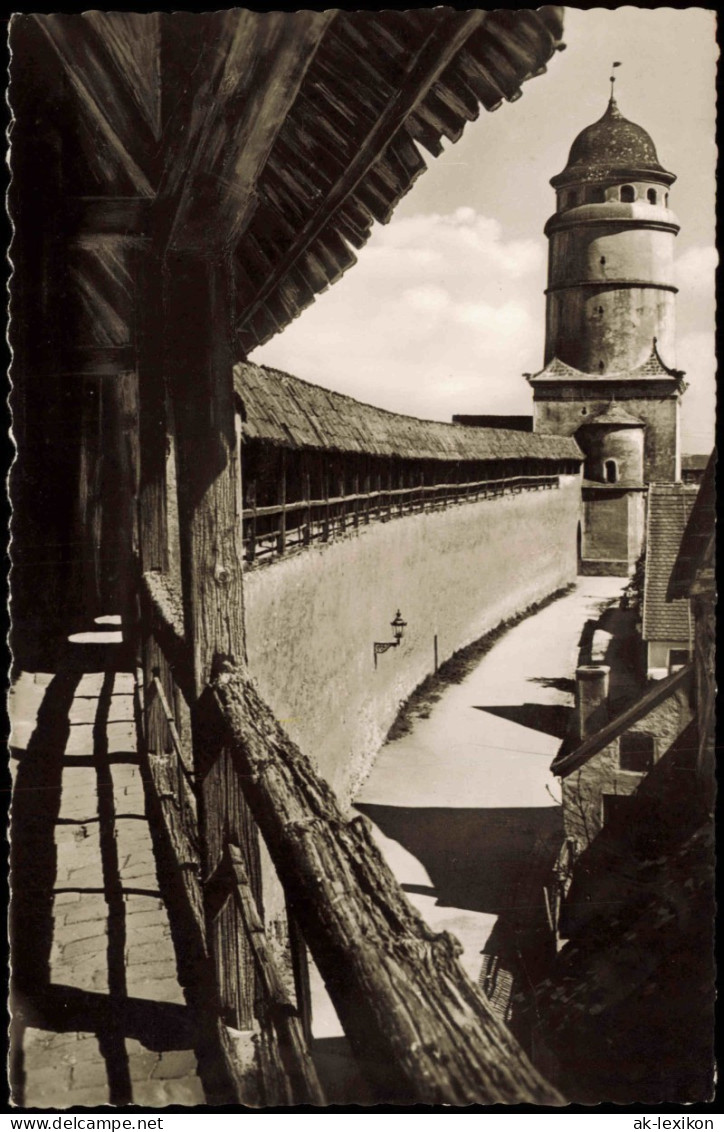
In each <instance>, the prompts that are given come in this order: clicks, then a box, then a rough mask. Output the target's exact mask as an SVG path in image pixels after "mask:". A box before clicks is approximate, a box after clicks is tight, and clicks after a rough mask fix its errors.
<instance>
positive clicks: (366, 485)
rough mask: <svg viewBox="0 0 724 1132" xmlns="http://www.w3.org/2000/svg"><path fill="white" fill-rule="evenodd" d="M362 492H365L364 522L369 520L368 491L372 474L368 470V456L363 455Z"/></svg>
mask: <svg viewBox="0 0 724 1132" xmlns="http://www.w3.org/2000/svg"><path fill="white" fill-rule="evenodd" d="M363 482H364V494H365V509H364V518H365V524H369V521H370V493H371V491H372V474H371V472H370V457H369V456H365V478H364V481H363Z"/></svg>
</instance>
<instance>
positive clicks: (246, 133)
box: [159, 9, 336, 256]
mask: <svg viewBox="0 0 724 1132" xmlns="http://www.w3.org/2000/svg"><path fill="white" fill-rule="evenodd" d="M335 15H336V13H335V12H309V11H306V12H296V13H294V14H293V15H289V14H288V13H284V12H270V13H262V14H259V13H254V12H249V11H239V10H238V9H237V10H233V11H226V12H216V13H213V14H212V15H210V16H209V17H208V19H209V20H210V21H212V22H211V23H210V24H209V30H208V33H207V39H206V44H205V48H204V52H203V59H205V60H206V66H207V71H206V74H205V75H202V76H201V81H198V83H197V87H196V93H195V95H194V98H193V102H192V105H191V108H190V112H189V111H188V110H185V112H182V113H179V114H178V115H176V116H174V117H173V119H172V120H171V121H170V122H169V126H168V131H167V136H166V137H165V138H164V143H165V151H166V155H167V166H166V169H165V171H164V174H163V177H162V183H161V187H160V191H159V197H160V198H161V200H162V201H163V202H164V205H163V207H164V208H165V209H168V208H169V205H170V215H169V219H168V221H167V223H168V232H167V243H168V246H169V247H170V248H172V249H174V250H175V251H180V250H187V251H188V250H194V251H197V252H199V253H200V254H203V255H205V256H216V255H218V254H219V253H220V252H222V251H224V250H226V249H228V248H229V247H230V246H232V245H233V244H234V243H235V241H236V240H237V239H238V238H239V236H240V234H241V232H242V231H243V230H244V227H245V226H246V224H247V222H248V220H249V217H250V216H251V214H252V212H253V209H254V206H255V193H256V185H257V180H258V177H259V174H260V172H261V170H262V169H263V168H264V165H265V163H266V160H267V158H268V156H269V152H270V150H271V148H272V146H273V144H274V142H275V140H276V137H277V135H278V133H279V130H280V128H281V126H282V124H283V123H284V120H285V118H286V116H287V114H288V112H289V109H290V107H291V106H292V104H293V102H294V100H295V98H296V96H297V93H298V91H299V88H300V86H301V83H302V80H303V78H304V75H305V73H306V71H307V68H308V66H309V64H310V62H311V61H312V59H313V57H314V54H315V52H316V49H317V47H318V46H319V43H320V41H321V40H322V38H323V36H324V35H325V33H326V31H327V29H328V27H329V25H330V23H331V22H332V20H333V19H334V18H335ZM170 18H171V19H173V16H171V17H170ZM202 65H203V64H202Z"/></svg>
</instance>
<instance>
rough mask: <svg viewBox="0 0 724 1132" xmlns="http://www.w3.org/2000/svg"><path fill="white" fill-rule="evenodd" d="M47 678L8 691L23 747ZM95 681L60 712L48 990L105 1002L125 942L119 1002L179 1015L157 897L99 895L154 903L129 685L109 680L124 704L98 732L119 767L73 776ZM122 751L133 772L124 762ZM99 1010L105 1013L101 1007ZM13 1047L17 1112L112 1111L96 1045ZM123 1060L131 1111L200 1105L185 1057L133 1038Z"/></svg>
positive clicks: (99, 680) (93, 709) (80, 768)
mask: <svg viewBox="0 0 724 1132" xmlns="http://www.w3.org/2000/svg"><path fill="white" fill-rule="evenodd" d="M50 679H52V677H50V678H49V679H48V680H44V681H35V680H34V679H33V677H32V675H28V674H22V676H21V680H20V681H19V683H18V685H17V686H16V687H18V688H20V692H21V698H18V695H16V708H17V717H18V719H19V720H20V722H21V724H22V728H21V730H22V735H23V736H24V737H25V739H28V738H29V737H30V736H31V735H32V733H33V731H34V730H35V727H36V715H37V711H38V709H39V708H40V706H41V705H42V702H43V698H44V696H45V694H46V688H47V684H48V683H49V682H50ZM103 681H104V673H102V672H99V673H90V674H86V675H84V676H83V678H82V680H81V684H80V691H81V693H82V694H81V695H76V696H75V698H74V700H73V703H72V706H71V709H70V713H69V714H70V719H71V723H72V724H73V725H72V726H71V728H70V738H69V742H68V746H67V751H66V753H67V754H68V756H69V757H68V758H67V760H66V761H65V763H64V765H63V769H62V780H61V789H60V791H59V792H58V793H59V803H60V805H59V817H60V819H61V822H60V823H58V824H57V825H56V826H55V831H54V839H55V854H56V871H55V886H56V892H55V895H54V897H53V902H52V914H53V918H52V925H53V938H52V941H51V947H50V981H51V983H52V984H54V985H56V986H67V987H70V988H75V989H78V990H81V991H90V992H92V993H94V994H96V995H98V996H105V995H107V994H108V992H109V977H108V960H109V945H110V944H111V943H112V942H114V941H116V942H117V941H119V940H120V939H122V938H125V941H126V943H125V945H126V956H127V959H128V964H127V969H126V972H125V982H126V993H127V995H128V997H130V998H136V999H142V1000H147V1001H148V1003H149V1009H151V1008H152V1006H153V1004H154V1003H174V1004H177V1005H180V1006H185V999H184V994H183V991H182V989H181V987H180V986H179V983H178V979H177V976H176V956H175V953H174V949H173V944H172V941H171V938H170V926H169V920H168V915H167V912H166V909H165V907H164V905H163V902H162V901H161V900H160V898H159V897H158V896H156V895H153V896H140V895H136V894H135V893H133V894H129V893H126V894H125V895H124V897H123V903H122V904H120V906H119V898H118V891H117V890H116V889H114V888H111V890H110V891H108V892H104V891H103V888H104V882H106V881H110V883H111V884H112V885H116V884H118V883H120V884H122V885H123V886H125V887H126V888H128V887H132V888H146V887H148V888H150V889H151V890H152V891H153V892H154V893H155V892H156V891H157V887H158V881H157V876H156V862H155V857H154V852H153V843H152V840H151V836H150V831H149V828H148V823H147V819H146V817H145V809H146V803H145V796H144V788H143V781H142V779H141V775H140V771H139V767H138V765H137V762H136V761H135V759H136V755H135V744H136V737H135V730H134V724H133V698H132V695H131V693H132V690H133V677H132V675H131V674H117V675H116V678H115V687H116V690H120V691H121V694H120V695H114V696H113V697H112V702H111V709H110V722H109V724H108V728H107V731H108V736H109V745H110V747H111V751H112V750H113V747H114V746H115V747H116V748H117V749H120V750H121V755H120V756H119V757H121V756H122V757H123V760H124V761H122V762H115V763H114V762H113V754H112V753H111V754H110V758H109V762H110V764H111V783H108V782H107V781H104V780H103V779H102V777H101V778H100V783H99V774H98V770H97V768H96V767H95V766H93V765H80V764H81V760H82V759H83V756H86V755H87V756H90V755H91V754H92V751H93V742H94V733H93V732H94V726H95V723H96V720H97V716H98V692H99V691H100V689H101V687H102V684H103ZM23 728H24V730H23ZM124 752H128V755H129V756H130V757H132V758H133V760H134V761H133V762H127V761H125V760H126V754H125V753H124ZM74 760H76V761H74ZM88 761H89V762H90V759H89V760H88ZM99 789H102V790H103V791H104V793H103V794H102V801H103V803H105V805H104V806H101V807H100V808H99ZM109 803H110V804H109ZM99 817H100V818H101V819H102V820H99ZM109 823H112V827H110V828H109ZM109 834H110V835H111V837H112V841H111V840H109ZM113 844H114V845H115V853H116V854H117V859H114V852H113V851H111V852H110V853H109V849H111V847H112V846H113ZM104 870H105V874H104ZM58 889H60V891H57V890H58ZM94 890H95V891H94ZM99 890H100V891H99ZM119 933H123V935H119ZM111 951H112V948H111ZM71 1001H72V1000H71ZM98 1005H99V1007H100V1008H101V1010H102V1004H101V1003H100V1002H99V1004H98ZM107 1006H108V1009H109V1010H110V1011H113V1010H114V1009H115V1008H114V1007H113V1005H112V1004H111V1003H110V1002H107ZM101 1016H102V1014H101ZM22 1042H23V1049H22V1054H23V1065H24V1074H25V1081H24V1086H23V1090H24V1091H23V1095H22V1102H23V1104H24V1105H25V1106H26V1107H36V1108H40V1109H66V1108H70V1107H71V1106H75V1105H78V1106H80V1107H88V1108H95V1107H96V1106H98V1105H104V1104H108V1103H109V1102H110V1092H109V1083H108V1072H107V1065H106V1059H105V1057H104V1055H103V1053H102V1052H101V1048H100V1045H99V1041H98V1035H97V1034H95V1033H89V1032H78V1031H62V1030H61V1031H58V1032H54V1031H52V1030H39V1029H35V1028H33V1027H28V1028H27V1029H26V1030H25V1032H24V1035H23V1038H22ZM125 1052H126V1055H127V1058H128V1072H129V1075H130V1079H131V1090H132V1093H133V1102H134V1103H135V1104H150V1105H153V1106H154V1107H160V1106H166V1105H168V1104H182V1105H196V1104H202V1103H203V1102H204V1099H205V1098H204V1094H203V1090H202V1088H201V1085H200V1083H199V1080H198V1078H197V1076H196V1060H195V1056H194V1053H193V1052H192V1051H177V1050H172V1051H167V1052H164V1053H161V1052H159V1051H156V1050H149V1049H147V1048H146V1047H145V1046H144V1045H143V1044H142V1043H141V1042H140V1041H138V1040H137V1039H135V1038H126V1039H125ZM152 1077H154V1078H157V1079H155V1080H151V1079H152Z"/></svg>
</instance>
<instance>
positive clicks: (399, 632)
mask: <svg viewBox="0 0 724 1132" xmlns="http://www.w3.org/2000/svg"><path fill="white" fill-rule="evenodd" d="M390 625H391V626H392V632H393V635H394V638H395V639H394V641H375V642H374V644H373V646H372V648H373V653H374V659H375V668H376V667H377V657H378V656H379V655H380V653H383V652H387V650H388V649H396V648H397V646H398V645H399V643H400V641H401V640H402V638H403V636H404V633H405V629H406V627H407V622H406V621H403V620H402V614H401V613H400V611H399V609H398V610H397V613H396V614H395V616H394V618H393V620H392V621H390Z"/></svg>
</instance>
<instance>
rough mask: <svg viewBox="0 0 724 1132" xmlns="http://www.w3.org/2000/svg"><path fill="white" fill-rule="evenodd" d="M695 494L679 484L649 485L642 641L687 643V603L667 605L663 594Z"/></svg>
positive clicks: (688, 615)
mask: <svg viewBox="0 0 724 1132" xmlns="http://www.w3.org/2000/svg"><path fill="white" fill-rule="evenodd" d="M696 494H697V488H696V487H690V486H687V485H685V484H680V483H652V484H650V485H649V494H648V505H647V514H646V576H645V582H644V610H643V629H642V634H643V638H644V640H645V641H688V640H689V637H690V635H691V611H690V608H689V602H688V600H686V599H679V600H677V601H667V590H668V587H669V579H670V578H671V572H672V570H673V568H674V563H675V562H676V559H677V556H678V553H679V548H680V546H681V540H682V538H683V535H684V530H685V528H686V524H687V521H688V519H689V515H690V513H691V509H692V507H693V506H694V500H695V499H696Z"/></svg>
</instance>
